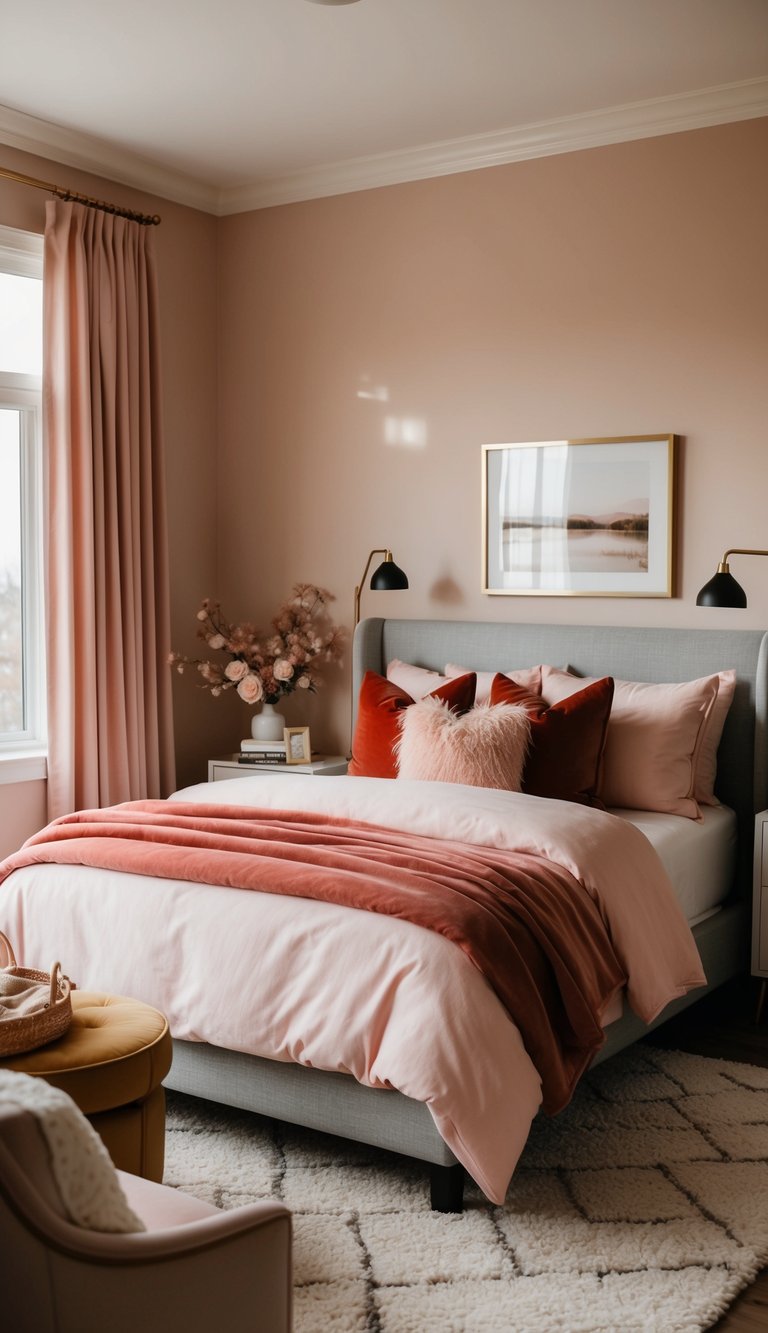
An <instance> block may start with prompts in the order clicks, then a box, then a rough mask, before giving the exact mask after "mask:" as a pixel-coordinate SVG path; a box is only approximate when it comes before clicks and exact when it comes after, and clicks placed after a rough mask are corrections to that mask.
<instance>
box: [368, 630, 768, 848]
mask: <svg viewBox="0 0 768 1333" xmlns="http://www.w3.org/2000/svg"><path fill="white" fill-rule="evenodd" d="M395 657H397V658H400V660H401V661H403V662H412V663H414V664H415V665H416V666H423V667H429V668H431V669H432V670H434V671H443V669H444V668H445V665H446V662H456V663H458V664H459V665H460V666H466V667H467V668H468V669H470V670H471V669H475V670H478V671H496V670H498V671H510V670H514V669H515V668H516V667H528V666H536V665H538V664H539V663H542V662H546V663H551V664H552V665H554V666H566V665H567V666H569V667H571V668H572V669H573V670H574V671H576V672H578V673H579V674H580V675H585V676H615V677H617V678H619V679H621V680H644V681H682V680H695V679H696V678H697V677H698V676H707V675H710V674H712V673H713V672H715V671H724V670H727V669H729V668H735V670H736V674H737V685H736V694H735V698H734V701H733V705H732V707H731V709H730V712H729V714H728V718H727V720H726V724H725V729H724V731H723V739H722V741H721V744H720V750H719V752H718V777H717V787H716V789H717V793H718V795H719V796H720V798H721V800H722V801H724V802H725V803H726V804H727V805H730V806H732V807H733V809H734V810H736V812H737V814H738V815H739V821H740V829H741V841H742V847H743V849H744V852H745V853H746V850H747V847H749V848H751V841H752V828H753V815H754V813H755V812H756V811H757V810H764V809H766V808H768V753H767V744H768V734H767V728H768V633H765V632H764V631H763V630H736V631H734V632H731V631H730V630H707V629H702V630H687V629H672V630H668V629H648V628H637V629H634V628H632V629H630V628H616V629H614V628H611V627H610V626H597V625H519V624H502V623H499V622H493V623H488V624H485V623H482V622H479V621H464V620H364V621H363V622H362V623H361V624H360V625H358V627H357V629H356V631H355V639H354V645H353V662H352V669H353V678H354V698H355V700H356V699H357V691H358V688H359V684H360V681H361V679H362V676H363V674H364V672H365V671H367V670H371V671H378V672H380V673H381V674H382V675H384V674H385V673H386V668H387V662H389V661H391V660H392V658H395Z"/></svg>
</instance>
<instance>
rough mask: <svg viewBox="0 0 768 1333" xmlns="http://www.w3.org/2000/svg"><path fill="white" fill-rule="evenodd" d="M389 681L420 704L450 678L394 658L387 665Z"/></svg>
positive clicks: (464, 673) (461, 672)
mask: <svg viewBox="0 0 768 1333" xmlns="http://www.w3.org/2000/svg"><path fill="white" fill-rule="evenodd" d="M457 674H458V675H460V676H466V675H468V674H469V673H468V672H467V671H460V672H458V673H457ZM387 680H391V681H392V683H393V685H397V686H398V687H399V688H400V689H401V690H405V692H406V694H410V696H411V698H412V699H415V700H416V701H417V702H418V700H419V699H423V698H424V696H425V695H427V694H431V693H432V691H433V690H437V689H439V687H440V686H441V685H444V684H445V682H446V681H447V680H448V676H447V675H445V676H441V675H440V672H439V671H428V670H427V669H426V667H418V666H412V665H411V663H410V662H401V661H400V659H399V658H397V657H393V658H392V661H391V662H388V663H387Z"/></svg>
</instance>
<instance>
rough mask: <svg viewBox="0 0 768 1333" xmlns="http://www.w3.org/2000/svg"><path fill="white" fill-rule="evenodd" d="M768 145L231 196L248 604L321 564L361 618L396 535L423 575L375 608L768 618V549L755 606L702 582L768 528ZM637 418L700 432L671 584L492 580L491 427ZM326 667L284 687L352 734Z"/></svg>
mask: <svg viewBox="0 0 768 1333" xmlns="http://www.w3.org/2000/svg"><path fill="white" fill-rule="evenodd" d="M766 161H768V120H762V121H757V120H753V121H746V122H743V123H740V124H734V125H727V126H718V127H716V128H713V129H705V130H700V131H696V132H693V133H686V134H678V135H670V136H666V137H661V138H655V139H647V140H641V141H638V142H635V143H626V144H621V145H615V146H610V147H606V148H600V149H595V150H590V151H585V152H579V153H571V154H565V155H563V156H559V157H549V158H543V159H540V160H538V161H531V162H523V163H519V164H516V165H511V166H506V167H498V168H492V169H488V170H483V171H476V172H469V173H466V174H464V175H458V176H448V177H443V178H441V179H437V180H430V181H423V182H417V183H414V184H408V185H402V186H393V187H390V188H386V189H379V190H370V191H366V192H362V193H358V194H351V195H343V196H338V197H335V198H329V199H322V200H315V201H312V202H307V203H302V204H295V205H290V206H286V207H281V208H273V209H268V210H264V211H260V212H254V213H249V214H241V215H238V216H234V217H230V218H226V219H224V220H222V222H221V224H220V268H221V305H220V326H219V327H220V362H219V384H220V403H221V448H220V459H221V465H220V469H219V526H220V539H221V566H220V572H221V587H222V588H223V589H225V590H226V599H227V607H228V610H229V611H230V612H231V614H232V616H233V618H236V617H242V616H252V617H256V618H257V619H258V618H259V617H262V616H266V615H269V614H270V613H271V611H272V609H273V607H274V606H275V605H276V603H277V602H278V601H279V600H280V599H281V598H282V596H283V595H284V594H285V593H286V592H287V591H288V589H289V588H290V585H291V584H292V582H293V581H294V580H296V579H307V580H312V581H316V582H319V583H321V584H325V585H326V586H327V587H329V588H330V589H331V590H332V591H334V592H335V593H336V594H337V596H338V598H339V604H338V611H339V616H340V618H341V619H342V620H343V621H344V622H345V623H347V624H350V623H351V603H352V591H353V587H354V584H355V582H356V581H357V579H358V577H359V575H360V573H361V571H362V566H363V564H364V561H365V558H366V555H367V553H368V550H369V549H370V547H371V546H374V545H375V546H379V545H385V544H386V545H390V546H391V547H392V548H393V550H394V554H395V558H396V559H397V561H398V562H399V563H400V564H401V565H402V566H403V567H404V568H405V569H406V570H407V571H408V573H409V575H410V580H411V589H410V591H409V592H406V593H397V594H394V593H391V594H383V593H379V594H376V593H370V592H369V593H367V595H364V601H363V614H364V615H365V614H369V615H378V614H389V615H402V616H406V617H410V616H436V617H443V618H453V617H456V618H460V617H461V618H463V617H466V618H470V619H477V620H482V619H492V620H496V619H504V620H515V619H518V620H524V621H525V620H530V621H540V620H556V621H561V622H571V621H580V622H584V623H595V624H605V623H616V624H648V625H662V626H663V625H691V626H696V625H704V624H706V625H707V626H709V627H715V626H730V625H732V626H733V627H734V628H736V627H739V628H741V627H751V626H761V625H766V624H768V565H766V566H765V567H763V563H762V562H760V561H757V560H742V561H740V562H736V561H734V566H733V568H734V572H735V574H736V576H737V577H738V578H739V579H740V580H741V581H742V582H743V583H744V585H745V586H746V587H747V589H748V594H749V599H750V606H749V609H748V611H746V612H714V611H709V612H707V611H704V610H701V609H697V608H696V606H695V597H696V593H697V591H698V589H699V587H700V586H701V584H702V583H704V582H705V581H706V580H707V579H708V578H709V577H710V575H711V574H712V573H714V570H715V566H716V563H717V561H718V559H719V557H720V555H721V554H722V551H723V550H724V549H725V548H726V547H727V546H730V545H739V546H758V547H761V546H768V522H767V521H766V516H765V494H766V483H768V461H767V456H766V422H768V372H767V371H766V367H767V366H768V355H767V353H768V314H767V313H766V312H767V311H768V282H767V281H766V278H767V273H766V268H767V264H768V259H767V256H768V247H767V246H766V243H765V234H766V233H765V225H766V224H765V219H766V217H767V216H768V172H766V170H765V164H766ZM371 390H379V391H381V393H382V395H384V394H385V395H386V400H385V401H384V400H382V399H378V398H375V397H374V398H371V397H361V396H360V395H361V391H363V392H368V393H370V391H371ZM388 421H390V427H389V429H390V431H391V430H392V425H391V422H394V429H395V430H398V429H401V430H405V432H406V433H407V431H408V430H410V431H411V433H415V434H416V435H417V436H419V435H420V436H421V438H422V440H423V442H422V443H421V444H419V445H409V444H407V443H401V444H392V443H389V442H388V439H387V429H388V427H387V423H388ZM644 432H648V433H667V432H675V433H677V434H679V435H680V436H681V437H682V441H683V443H682V450H681V454H682V457H681V466H680V472H679V506H678V514H677V529H678V538H679V542H678V552H679V554H678V580H677V584H678V587H677V596H676V597H675V598H674V599H672V600H655V599H654V600H645V599H644V600H636V599H631V598H629V599H605V598H595V599H589V598H549V597H547V598H531V597H524V598H520V597H517V598H515V597H489V596H486V595H484V594H483V593H482V592H481V591H480V588H481V574H480V569H481V528H480V525H481V503H480V477H481V466H480V458H481V445H482V444H484V443H489V442H503V441H506V440H510V441H514V440H546V439H559V438H562V437H567V436H573V437H578V436H613V435H631V434H639V433H644ZM333 681H334V683H333V685H332V686H331V687H329V688H328V689H327V690H325V691H323V692H322V693H320V694H319V695H318V696H317V697H316V698H314V699H312V700H306V699H302V700H301V701H300V703H301V708H300V709H299V701H295V706H294V708H293V709H289V710H288V711H290V712H291V716H292V717H293V718H294V719H295V720H298V718H299V716H300V717H301V719H302V720H306V721H308V722H309V723H310V724H311V725H312V727H313V731H314V732H315V734H316V739H317V740H318V741H320V742H321V744H323V745H324V746H325V747H328V748H332V749H338V750H343V749H345V748H346V745H347V742H348V735H347V731H346V728H347V718H348V697H347V694H346V689H345V686H346V681H343V680H339V679H338V676H337V675H334V677H333ZM290 703H291V704H294V700H291V701H290Z"/></svg>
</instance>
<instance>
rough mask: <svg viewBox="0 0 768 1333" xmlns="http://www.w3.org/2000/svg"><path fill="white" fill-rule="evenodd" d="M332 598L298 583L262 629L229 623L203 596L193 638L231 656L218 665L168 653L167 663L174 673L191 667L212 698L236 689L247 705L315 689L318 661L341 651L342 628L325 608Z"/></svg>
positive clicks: (337, 655)
mask: <svg viewBox="0 0 768 1333" xmlns="http://www.w3.org/2000/svg"><path fill="white" fill-rule="evenodd" d="M333 600H334V598H333V596H332V594H331V593H329V592H326V591H325V589H324V588H317V587H315V586H314V584H312V583H297V584H295V585H294V588H293V596H292V597H290V598H289V599H288V601H287V602H284V603H283V605H282V606H281V607H280V609H279V611H278V613H277V615H276V616H275V617H274V618H273V620H272V622H271V626H272V628H271V630H270V631H269V632H266V633H263V632H262V631H261V630H259V629H257V628H256V626H255V625H252V624H248V623H243V624H242V625H230V624H229V623H228V622H227V621H226V620H224V618H223V616H222V614H221V607H220V606H219V603H218V602H213V601H211V600H210V599H209V598H208V597H206V598H205V600H204V601H203V604H202V606H201V608H200V610H199V611H198V613H197V619H198V620H199V621H200V626H199V628H198V631H197V637H198V638H199V639H202V640H204V642H205V643H206V644H207V645H208V647H209V648H211V649H213V650H214V651H215V652H223V653H226V654H228V656H229V659H230V660H229V661H228V662H227V663H225V664H222V663H220V662H213V661H211V660H210V659H199V658H192V657H186V656H184V654H183V653H170V655H169V657H168V664H169V666H172V667H174V668H175V669H176V670H177V671H178V672H183V671H184V669H185V667H195V668H196V670H197V671H199V673H200V675H201V676H202V678H203V682H202V685H201V688H202V689H207V690H210V691H211V694H213V695H214V696H218V695H219V694H222V693H223V692H224V691H225V690H233V689H235V690H237V693H238V694H239V695H240V698H241V699H243V700H244V701H245V703H247V704H258V703H261V702H262V701H263V702H264V703H269V704H274V703H277V701H278V699H280V697H281V696H282V695H284V694H292V693H293V691H294V690H315V689H317V686H318V684H319V678H320V670H319V668H320V666H321V664H322V663H324V662H338V661H339V660H340V658H341V655H342V651H343V645H344V630H343V629H340V628H339V627H337V626H335V625H333V624H331V622H330V621H329V619H328V614H327V610H326V607H327V605H328V603H329V602H332V601H333Z"/></svg>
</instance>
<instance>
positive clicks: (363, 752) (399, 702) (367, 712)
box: [348, 671, 476, 778]
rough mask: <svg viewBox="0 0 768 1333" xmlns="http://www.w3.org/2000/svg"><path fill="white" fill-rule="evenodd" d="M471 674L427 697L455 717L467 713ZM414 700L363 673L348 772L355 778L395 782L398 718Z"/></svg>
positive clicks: (380, 678) (472, 681)
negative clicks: (445, 705) (442, 701)
mask: <svg viewBox="0 0 768 1333" xmlns="http://www.w3.org/2000/svg"><path fill="white" fill-rule="evenodd" d="M475 682H476V676H475V673H474V671H470V672H469V673H468V674H467V675H466V676H459V678H458V679H457V680H447V681H446V682H445V684H444V685H440V686H439V687H438V688H437V689H436V690H433V691H432V693H431V694H430V695H428V696H427V697H428V698H430V699H443V700H444V701H445V703H447V704H448V707H449V708H451V709H453V711H454V712H456V713H468V712H469V710H470V708H471V707H472V705H473V703H474V702H475ZM413 702H414V700H413V699H412V698H411V696H410V694H406V692H405V690H401V689H400V687H399V685H395V684H394V683H393V682H392V681H391V680H385V679H384V677H383V676H378V675H377V674H376V672H375V671H366V673H365V675H364V677H363V683H362V685H361V686H360V698H359V701H358V706H357V723H356V724H355V735H354V739H353V741H352V758H351V760H350V764H349V769H348V772H349V773H351V774H352V776H353V777H357V778H396V777H397V762H396V760H395V744H396V742H397V741H398V740H399V739H400V718H401V716H402V712H403V709H404V708H410V706H411V704H412V703H413Z"/></svg>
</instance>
